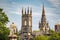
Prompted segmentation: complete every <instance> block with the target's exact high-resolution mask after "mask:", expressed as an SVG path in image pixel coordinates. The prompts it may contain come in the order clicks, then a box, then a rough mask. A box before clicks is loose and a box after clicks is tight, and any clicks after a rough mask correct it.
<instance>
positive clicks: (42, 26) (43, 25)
mask: <svg viewBox="0 0 60 40" xmlns="http://www.w3.org/2000/svg"><path fill="white" fill-rule="evenodd" d="M39 29H40V32H41V33H42V34H49V25H48V23H47V22H46V15H45V9H44V4H43V9H42V17H41V22H39Z"/></svg>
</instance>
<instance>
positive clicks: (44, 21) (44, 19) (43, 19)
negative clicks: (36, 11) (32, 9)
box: [41, 4, 46, 23]
mask: <svg viewBox="0 0 60 40" xmlns="http://www.w3.org/2000/svg"><path fill="white" fill-rule="evenodd" d="M41 22H42V23H46V15H45V9H44V4H43V9H42V18H41Z"/></svg>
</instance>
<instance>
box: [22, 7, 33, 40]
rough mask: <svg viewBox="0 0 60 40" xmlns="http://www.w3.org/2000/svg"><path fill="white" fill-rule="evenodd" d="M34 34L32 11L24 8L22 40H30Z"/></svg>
mask: <svg viewBox="0 0 60 40" xmlns="http://www.w3.org/2000/svg"><path fill="white" fill-rule="evenodd" d="M31 34H32V9H31V8H29V7H28V9H27V10H26V8H25V9H24V8H22V27H21V40H29V39H30V38H31Z"/></svg>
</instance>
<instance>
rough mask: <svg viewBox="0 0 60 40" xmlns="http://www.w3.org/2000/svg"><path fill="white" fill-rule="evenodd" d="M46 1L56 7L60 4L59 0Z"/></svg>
mask: <svg viewBox="0 0 60 40" xmlns="http://www.w3.org/2000/svg"><path fill="white" fill-rule="evenodd" d="M48 1H49V2H50V3H52V4H53V5H54V6H56V7H58V6H59V5H60V0H48Z"/></svg>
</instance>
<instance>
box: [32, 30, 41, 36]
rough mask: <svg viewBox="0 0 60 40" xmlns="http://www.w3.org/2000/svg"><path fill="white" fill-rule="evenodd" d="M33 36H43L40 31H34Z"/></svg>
mask: <svg viewBox="0 0 60 40" xmlns="http://www.w3.org/2000/svg"><path fill="white" fill-rule="evenodd" d="M32 34H33V37H36V36H40V35H41V34H40V30H34V31H33V32H32Z"/></svg>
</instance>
